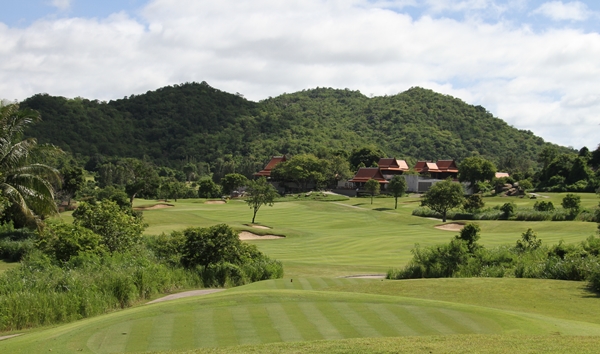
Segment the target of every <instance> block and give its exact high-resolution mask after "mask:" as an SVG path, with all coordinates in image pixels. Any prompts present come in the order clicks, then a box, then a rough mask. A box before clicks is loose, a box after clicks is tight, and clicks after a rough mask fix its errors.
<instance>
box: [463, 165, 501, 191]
mask: <svg viewBox="0 0 600 354" xmlns="http://www.w3.org/2000/svg"><path fill="white" fill-rule="evenodd" d="M495 176H496V166H494V164H493V163H491V162H490V161H488V160H486V159H484V158H482V157H479V156H473V157H467V158H466V159H464V160H463V162H461V163H460V165H459V167H458V180H459V181H460V182H469V184H470V185H471V187H472V188H474V189H477V182H483V181H487V180H491V179H492V178H494V177H495ZM476 192H477V191H476Z"/></svg>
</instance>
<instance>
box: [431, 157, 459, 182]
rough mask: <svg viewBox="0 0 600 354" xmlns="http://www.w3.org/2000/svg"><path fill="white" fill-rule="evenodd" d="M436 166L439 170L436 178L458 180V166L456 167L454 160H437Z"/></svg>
mask: <svg viewBox="0 0 600 354" xmlns="http://www.w3.org/2000/svg"><path fill="white" fill-rule="evenodd" d="M436 165H437V167H438V170H440V173H439V176H438V178H440V179H446V178H448V177H450V178H452V179H457V178H458V166H457V165H456V162H455V161H454V160H438V162H437V163H436Z"/></svg>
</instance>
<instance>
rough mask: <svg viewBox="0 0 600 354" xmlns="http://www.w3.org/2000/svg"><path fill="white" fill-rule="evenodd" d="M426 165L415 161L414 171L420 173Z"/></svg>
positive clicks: (425, 162) (424, 162)
mask: <svg viewBox="0 0 600 354" xmlns="http://www.w3.org/2000/svg"><path fill="white" fill-rule="evenodd" d="M426 165H427V161H417V164H416V165H415V171H417V172H421V170H422V169H424V168H425V166H426Z"/></svg>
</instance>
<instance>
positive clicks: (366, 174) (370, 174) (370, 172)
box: [349, 167, 389, 188]
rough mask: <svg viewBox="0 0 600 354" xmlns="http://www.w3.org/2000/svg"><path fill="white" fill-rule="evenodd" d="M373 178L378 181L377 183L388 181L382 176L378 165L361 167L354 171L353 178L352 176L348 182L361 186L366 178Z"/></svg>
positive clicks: (384, 183) (386, 182)
mask: <svg viewBox="0 0 600 354" xmlns="http://www.w3.org/2000/svg"><path fill="white" fill-rule="evenodd" d="M370 179H374V180H376V181H378V182H379V184H383V185H386V184H388V183H389V182H388V181H387V180H386V179H385V177H383V174H382V173H381V171H380V170H379V167H361V168H359V169H358V172H356V175H355V176H354V178H352V179H351V180H350V181H349V182H352V183H354V186H356V187H357V188H363V187H364V186H365V183H367V181H368V180H370Z"/></svg>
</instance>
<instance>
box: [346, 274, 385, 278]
mask: <svg viewBox="0 0 600 354" xmlns="http://www.w3.org/2000/svg"><path fill="white" fill-rule="evenodd" d="M342 278H351V279H385V274H364V275H347V276H345V277H342Z"/></svg>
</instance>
